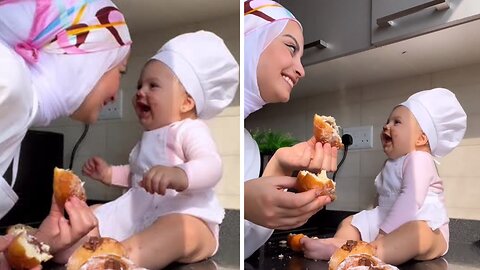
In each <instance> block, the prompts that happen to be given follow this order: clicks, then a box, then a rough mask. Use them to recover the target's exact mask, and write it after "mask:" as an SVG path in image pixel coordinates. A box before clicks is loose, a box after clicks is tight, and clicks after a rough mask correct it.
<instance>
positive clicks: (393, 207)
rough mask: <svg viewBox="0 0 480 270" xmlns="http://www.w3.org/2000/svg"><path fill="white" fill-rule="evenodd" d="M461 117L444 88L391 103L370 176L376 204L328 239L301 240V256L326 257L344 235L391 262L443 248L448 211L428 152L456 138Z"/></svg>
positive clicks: (445, 149)
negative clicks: (377, 165) (376, 167)
mask: <svg viewBox="0 0 480 270" xmlns="http://www.w3.org/2000/svg"><path fill="white" fill-rule="evenodd" d="M466 126H467V116H466V114H465V112H464V110H463V108H462V106H461V105H460V103H459V102H458V100H457V99H456V97H455V95H454V94H453V93H452V92H450V91H449V90H447V89H442V88H436V89H433V90H427V91H421V92H418V93H416V94H414V95H412V96H410V97H409V98H408V99H407V101H405V102H403V103H401V104H400V105H398V106H396V107H395V108H394V109H393V111H392V112H391V114H390V116H389V117H388V119H387V123H386V124H385V125H384V126H383V131H382V133H381V135H380V137H381V141H382V146H383V151H384V152H385V154H386V155H387V157H388V159H387V161H386V162H385V165H384V166H383V169H382V171H381V172H380V173H379V174H378V175H377V177H376V179H375V186H376V188H377V192H378V195H379V198H378V206H377V207H376V208H374V209H372V210H364V211H362V212H360V213H358V214H356V215H353V216H350V217H348V218H346V219H345V220H343V221H342V223H341V224H340V226H339V229H338V230H337V232H336V234H335V236H334V237H333V238H329V239H308V238H304V239H302V240H301V242H302V244H303V248H304V252H305V256H306V257H309V258H314V259H323V260H328V259H329V258H330V256H331V255H332V253H333V251H334V250H335V249H336V248H338V247H340V246H341V245H342V244H344V243H345V242H346V241H347V240H350V239H351V240H363V241H366V242H369V243H371V244H372V245H374V246H375V247H376V249H377V251H376V252H377V254H376V256H377V257H379V258H380V259H382V260H383V261H385V262H387V263H391V264H401V263H403V262H405V261H408V260H410V259H416V260H431V259H434V258H437V257H439V256H442V255H444V254H445V253H446V252H447V250H448V241H449V230H448V222H449V219H448V216H447V211H446V208H445V203H444V194H443V183H442V180H441V179H440V177H439V176H438V172H437V169H436V166H435V160H434V157H443V156H445V155H446V154H448V153H449V152H450V151H452V150H453V149H454V148H455V147H456V146H457V145H458V144H459V143H460V141H461V140H462V138H463V136H464V134H465V130H466Z"/></svg>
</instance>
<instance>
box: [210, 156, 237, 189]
mask: <svg viewBox="0 0 480 270" xmlns="http://www.w3.org/2000/svg"><path fill="white" fill-rule="evenodd" d="M222 161H223V177H222V179H221V180H220V182H219V183H218V184H217V186H216V187H215V192H216V193H217V194H222V195H235V196H238V195H240V156H223V157H222Z"/></svg>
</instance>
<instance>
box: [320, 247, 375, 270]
mask: <svg viewBox="0 0 480 270" xmlns="http://www.w3.org/2000/svg"><path fill="white" fill-rule="evenodd" d="M355 254H366V255H370V256H374V255H375V248H374V247H373V246H372V245H370V244H369V243H367V242H364V241H354V240H348V241H347V242H346V243H345V244H344V245H343V246H341V247H340V248H339V249H337V250H336V251H335V252H334V253H333V254H332V256H331V257H330V261H329V262H328V269H329V270H337V269H340V268H339V265H340V264H341V263H342V262H343V261H344V260H345V259H346V258H347V257H348V256H350V255H355ZM345 269H348V268H345Z"/></svg>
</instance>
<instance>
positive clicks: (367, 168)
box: [360, 151, 387, 178]
mask: <svg viewBox="0 0 480 270" xmlns="http://www.w3.org/2000/svg"><path fill="white" fill-rule="evenodd" d="M386 159H387V157H386V156H385V154H384V153H383V151H362V152H361V155H360V176H362V177H371V178H375V176H377V174H378V173H379V172H380V170H381V169H382V167H383V164H384V163H385V160H386Z"/></svg>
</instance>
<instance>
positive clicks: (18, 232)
mask: <svg viewBox="0 0 480 270" xmlns="http://www.w3.org/2000/svg"><path fill="white" fill-rule="evenodd" d="M15 226H19V225H15ZM26 227H27V226H26ZM26 227H24V228H18V227H17V228H9V229H8V233H9V234H11V235H13V236H14V238H13V240H12V242H10V244H9V246H8V247H7V250H6V251H5V258H6V260H7V262H8V264H9V265H10V267H11V268H12V269H31V268H34V267H36V266H39V265H40V264H41V263H42V262H46V261H48V260H50V259H51V258H52V257H53V256H52V255H51V254H50V252H49V250H50V247H49V246H48V245H46V244H44V243H42V242H40V241H38V240H37V238H36V237H35V236H33V235H31V234H29V232H28V231H27V228H26ZM30 228H31V227H30Z"/></svg>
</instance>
